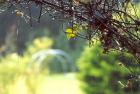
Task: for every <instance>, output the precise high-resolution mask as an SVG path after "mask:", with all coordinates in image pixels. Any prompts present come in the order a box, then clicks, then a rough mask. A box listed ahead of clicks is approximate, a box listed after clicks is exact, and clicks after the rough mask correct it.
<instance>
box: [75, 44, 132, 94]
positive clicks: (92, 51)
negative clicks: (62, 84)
mask: <svg viewBox="0 0 140 94" xmlns="http://www.w3.org/2000/svg"><path fill="white" fill-rule="evenodd" d="M102 52H103V50H102V49H101V46H100V44H99V43H97V45H94V46H93V47H91V48H89V47H87V48H86V49H85V51H84V52H83V53H82V55H81V57H80V58H79V60H78V63H77V64H78V68H79V73H78V78H79V79H80V80H81V88H82V89H83V91H84V92H85V94H124V91H123V89H122V86H121V85H120V84H119V83H118V81H123V84H124V83H125V84H124V85H126V83H127V82H126V80H125V79H124V77H125V76H126V75H127V74H128V73H129V71H128V70H127V69H126V68H125V67H124V66H123V65H121V62H120V60H118V59H117V57H118V54H117V53H115V52H114V53H113V52H112V53H108V54H103V53H102ZM119 64H120V65H119ZM127 94H129V93H127Z"/></svg>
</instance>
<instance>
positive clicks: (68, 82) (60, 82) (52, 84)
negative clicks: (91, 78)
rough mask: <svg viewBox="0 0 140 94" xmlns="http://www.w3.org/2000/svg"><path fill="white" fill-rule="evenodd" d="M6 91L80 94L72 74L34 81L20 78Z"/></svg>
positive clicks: (13, 92)
mask: <svg viewBox="0 0 140 94" xmlns="http://www.w3.org/2000/svg"><path fill="white" fill-rule="evenodd" d="M30 80H32V81H30ZM6 90H8V91H6V92H7V94H82V92H81V90H80V87H79V82H78V81H77V79H76V77H75V74H74V73H70V74H59V75H58V74H57V75H49V76H48V75H42V76H40V77H36V79H28V77H24V76H21V77H19V78H18V79H16V80H15V82H14V83H13V84H9V85H8V89H6Z"/></svg>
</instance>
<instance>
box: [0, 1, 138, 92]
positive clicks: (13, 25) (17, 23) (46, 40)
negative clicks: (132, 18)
mask: <svg viewBox="0 0 140 94" xmlns="http://www.w3.org/2000/svg"><path fill="white" fill-rule="evenodd" d="M137 1H139V0H137ZM137 7H139V8H140V4H138V5H137ZM12 10H13V9H12ZM34 10H35V11H34ZM138 13H139V15H140V12H138ZM33 14H34V15H35V16H36V15H37V11H36V8H35V7H34V8H33ZM66 26H67V24H66V23H65V22H63V21H60V20H56V19H53V18H52V17H51V16H50V15H45V16H43V17H42V18H41V21H40V23H37V22H33V25H32V26H30V23H28V22H27V21H26V19H25V18H24V17H17V16H16V15H15V14H14V13H11V10H8V11H5V12H3V13H0V94H139V93H140V80H134V81H133V77H134V78H135V74H136V75H139V74H140V68H139V66H136V65H135V62H136V60H135V59H134V58H133V57H132V55H130V54H128V53H119V52H117V51H113V52H110V53H108V54H104V53H103V50H102V48H101V45H100V43H99V42H96V41H95V44H94V45H93V46H91V47H89V44H88V41H86V40H84V39H80V38H74V39H68V38H67V36H66V35H65V33H64V31H65V27H66ZM130 79H132V81H130ZM139 79H140V78H139ZM130 84H131V85H130Z"/></svg>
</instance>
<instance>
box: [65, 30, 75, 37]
mask: <svg viewBox="0 0 140 94" xmlns="http://www.w3.org/2000/svg"><path fill="white" fill-rule="evenodd" d="M65 33H66V35H67V38H68V39H70V38H74V37H76V34H75V33H74V31H73V30H72V28H67V29H66V31H65Z"/></svg>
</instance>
